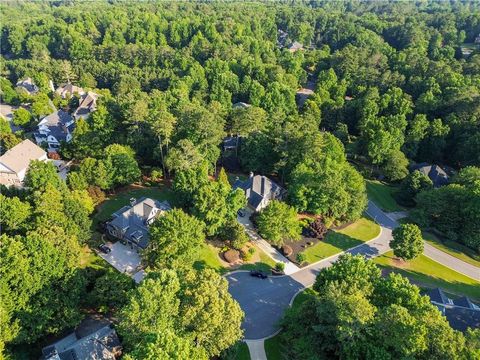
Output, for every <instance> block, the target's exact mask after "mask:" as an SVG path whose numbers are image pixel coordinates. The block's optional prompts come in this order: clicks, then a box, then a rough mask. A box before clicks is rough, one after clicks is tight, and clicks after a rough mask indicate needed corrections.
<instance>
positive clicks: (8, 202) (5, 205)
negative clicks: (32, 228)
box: [0, 194, 32, 234]
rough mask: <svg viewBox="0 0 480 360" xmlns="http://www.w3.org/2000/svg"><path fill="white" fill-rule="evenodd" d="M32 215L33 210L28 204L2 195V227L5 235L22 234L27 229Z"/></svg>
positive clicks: (0, 209)
mask: <svg viewBox="0 0 480 360" xmlns="http://www.w3.org/2000/svg"><path fill="white" fill-rule="evenodd" d="M31 215H32V208H31V206H30V204H29V203H28V202H23V201H21V200H20V199H19V198H18V197H6V196H4V195H2V194H0V225H1V228H2V232H3V233H8V234H12V233H14V232H15V233H19V232H21V231H22V230H24V229H25V228H26V226H27V224H28V218H29V217H30V216H31Z"/></svg>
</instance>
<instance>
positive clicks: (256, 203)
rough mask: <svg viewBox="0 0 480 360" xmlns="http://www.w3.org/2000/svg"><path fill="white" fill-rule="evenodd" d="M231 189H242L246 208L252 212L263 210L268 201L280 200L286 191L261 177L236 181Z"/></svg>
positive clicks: (256, 176) (251, 176) (250, 177)
mask: <svg viewBox="0 0 480 360" xmlns="http://www.w3.org/2000/svg"><path fill="white" fill-rule="evenodd" d="M233 189H242V190H243V191H244V192H245V197H246V198H247V201H248V206H249V207H250V208H252V209H253V210H254V211H260V210H262V209H263V208H265V207H266V206H267V205H268V203H269V202H270V200H281V199H282V198H283V196H284V195H285V193H286V191H285V190H284V189H283V188H282V187H280V186H279V185H277V184H276V183H274V182H273V181H272V180H270V179H269V178H267V177H266V176H263V175H255V176H254V175H253V173H250V176H249V177H248V179H247V180H245V181H241V180H240V179H237V180H236V181H235V183H234V184H233Z"/></svg>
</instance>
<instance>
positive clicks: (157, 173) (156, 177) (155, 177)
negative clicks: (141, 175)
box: [150, 168, 163, 183]
mask: <svg viewBox="0 0 480 360" xmlns="http://www.w3.org/2000/svg"><path fill="white" fill-rule="evenodd" d="M162 177H163V172H162V170H161V169H158V168H154V169H152V172H151V173H150V180H151V181H153V182H156V183H158V182H160V181H161V180H162Z"/></svg>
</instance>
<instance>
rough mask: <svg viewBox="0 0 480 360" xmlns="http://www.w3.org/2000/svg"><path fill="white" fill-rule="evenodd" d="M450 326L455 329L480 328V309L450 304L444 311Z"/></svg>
mask: <svg viewBox="0 0 480 360" xmlns="http://www.w3.org/2000/svg"><path fill="white" fill-rule="evenodd" d="M443 313H444V315H445V317H446V318H447V320H448V322H449V324H450V326H451V327H452V328H454V329H455V330H459V331H466V330H467V329H468V328H472V329H477V328H480V311H479V310H473V309H467V308H464V307H460V306H448V307H445V310H444V311H443Z"/></svg>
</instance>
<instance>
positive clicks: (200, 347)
mask: <svg viewBox="0 0 480 360" xmlns="http://www.w3.org/2000/svg"><path fill="white" fill-rule="evenodd" d="M181 275H182V276H181V277H180V274H178V275H177V273H176V272H175V271H173V270H161V271H159V272H157V273H152V274H151V275H150V276H149V277H147V279H145V280H144V281H143V282H142V283H141V285H140V286H139V287H138V288H136V289H135V290H133V291H132V292H131V293H130V298H129V301H128V303H127V305H126V306H125V307H124V308H123V309H122V311H121V317H120V319H121V321H120V324H119V326H118V331H119V333H120V334H121V335H122V337H123V341H124V346H125V350H126V356H127V358H128V356H131V358H137V356H140V357H141V358H146V359H156V358H158V356H160V357H161V358H165V359H184V358H189V359H208V358H209V357H211V356H215V355H219V354H220V352H221V351H223V350H225V349H226V348H228V347H230V346H231V345H233V344H234V343H235V342H236V341H238V340H239V339H240V337H241V330H240V324H241V321H242V318H243V313H242V311H241V310H240V306H239V305H238V304H237V303H236V302H235V301H234V300H233V299H232V297H231V296H230V294H229V293H228V287H227V282H226V280H225V279H223V278H222V277H220V275H218V274H216V273H215V272H214V271H212V270H204V271H201V272H196V271H191V270H189V271H187V272H185V273H183V274H181ZM180 279H181V280H180Z"/></svg>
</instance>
